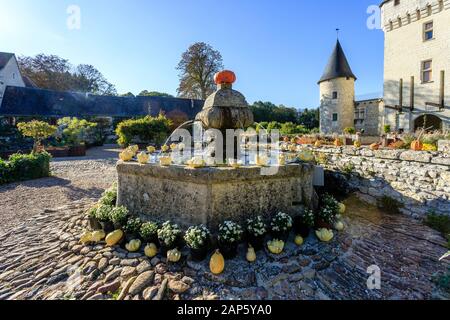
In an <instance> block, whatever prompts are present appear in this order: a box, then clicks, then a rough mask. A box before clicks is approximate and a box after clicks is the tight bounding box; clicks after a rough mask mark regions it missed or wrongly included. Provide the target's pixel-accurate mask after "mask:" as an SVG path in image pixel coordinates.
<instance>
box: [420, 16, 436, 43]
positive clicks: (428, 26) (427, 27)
mask: <svg viewBox="0 0 450 320" xmlns="http://www.w3.org/2000/svg"><path fill="white" fill-rule="evenodd" d="M433 36H434V33H433V21H431V22H427V23H424V25H423V41H428V40H431V39H433Z"/></svg>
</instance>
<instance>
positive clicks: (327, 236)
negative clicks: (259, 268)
mask: <svg viewBox="0 0 450 320" xmlns="http://www.w3.org/2000/svg"><path fill="white" fill-rule="evenodd" d="M345 211H346V208H345V205H344V204H342V203H341V204H339V214H340V215H342V214H344V213H345ZM334 228H335V229H336V230H337V231H342V230H343V229H344V224H343V222H342V221H337V222H336V223H335V225H334ZM315 234H316V236H317V238H318V239H319V240H320V241H322V242H329V241H331V240H332V239H333V238H334V233H333V230H330V229H319V230H316V232H315ZM124 237H125V234H124V232H123V231H122V230H115V231H113V232H111V233H110V234H108V235H106V234H105V232H104V231H103V230H96V231H92V232H90V231H87V232H85V233H84V234H83V235H82V236H81V238H80V243H82V244H84V245H86V244H91V243H100V242H102V241H103V240H104V241H105V243H106V245H107V246H108V247H114V246H116V245H118V244H119V243H121V242H122V240H123V239H124ZM294 242H295V244H296V245H297V246H301V245H303V243H304V239H303V238H302V237H301V236H300V235H297V236H296V237H295V240H294ZM141 246H142V242H141V240H138V239H135V240H131V241H129V242H128V243H126V244H125V248H126V249H127V250H128V251H129V252H137V251H139V249H140V248H141ZM284 248H285V242H284V241H282V240H278V239H273V240H271V241H268V242H267V249H268V250H269V252H270V253H272V254H275V255H279V254H281V253H282V252H283V251H284ZM144 254H145V256H147V257H148V258H154V257H155V256H156V255H157V254H158V248H157V246H156V245H155V244H154V243H149V244H147V245H146V246H145V248H144ZM246 259H247V261H248V262H250V263H252V262H255V261H256V259H257V257H256V252H255V249H254V248H253V247H252V246H251V245H250V246H249V248H248V252H247V255H246ZM180 260H181V252H180V251H179V250H178V249H177V248H176V249H173V250H169V251H167V261H168V262H171V263H177V262H179V261H180ZM210 270H211V272H212V273H213V274H215V275H218V274H221V273H222V272H223V271H224V270H225V258H224V257H223V255H222V254H221V253H220V251H219V250H216V251H215V253H214V254H213V255H212V256H211V259H210Z"/></svg>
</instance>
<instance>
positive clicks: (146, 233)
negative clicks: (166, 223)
mask: <svg viewBox="0 0 450 320" xmlns="http://www.w3.org/2000/svg"><path fill="white" fill-rule="evenodd" d="M139 235H140V236H141V237H142V239H144V240H146V241H148V240H150V239H156V238H157V237H158V224H157V223H155V222H145V223H143V224H142V226H141V230H140V231H139Z"/></svg>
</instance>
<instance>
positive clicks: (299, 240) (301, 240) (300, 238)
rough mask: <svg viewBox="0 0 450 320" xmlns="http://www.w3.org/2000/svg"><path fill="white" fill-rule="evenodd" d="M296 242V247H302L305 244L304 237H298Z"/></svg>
mask: <svg viewBox="0 0 450 320" xmlns="http://www.w3.org/2000/svg"><path fill="white" fill-rule="evenodd" d="M294 242H295V244H296V245H298V246H299V247H300V246H301V245H302V244H303V242H304V240H303V237H302V236H300V235H299V236H296V237H295V241H294Z"/></svg>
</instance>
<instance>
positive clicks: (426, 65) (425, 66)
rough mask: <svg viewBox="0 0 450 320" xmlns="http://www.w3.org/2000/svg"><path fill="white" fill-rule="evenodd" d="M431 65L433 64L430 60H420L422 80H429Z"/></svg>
mask: <svg viewBox="0 0 450 320" xmlns="http://www.w3.org/2000/svg"><path fill="white" fill-rule="evenodd" d="M432 66H433V61H432V60H427V61H423V62H422V71H421V75H422V82H431V80H432V77H433V70H432Z"/></svg>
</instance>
